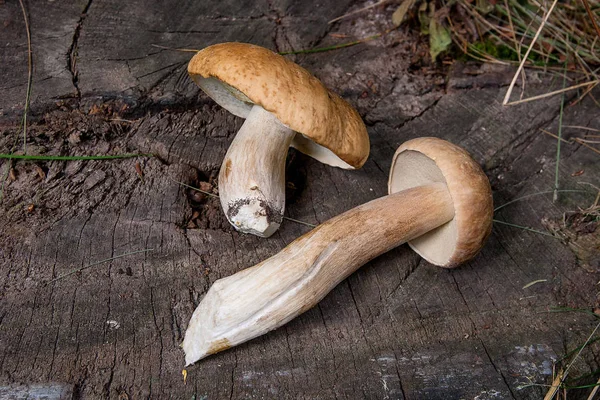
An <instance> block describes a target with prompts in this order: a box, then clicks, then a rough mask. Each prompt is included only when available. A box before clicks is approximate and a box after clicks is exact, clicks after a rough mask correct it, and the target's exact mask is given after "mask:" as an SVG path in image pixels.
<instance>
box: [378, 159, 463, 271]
mask: <svg viewBox="0 0 600 400" xmlns="http://www.w3.org/2000/svg"><path fill="white" fill-rule="evenodd" d="M434 182H442V183H446V178H444V175H443V174H442V171H441V170H440V169H439V168H438V166H437V164H436V163H435V161H434V160H432V159H431V158H429V157H427V156H426V155H424V154H423V153H419V152H418V151H412V150H407V151H403V152H402V153H400V154H399V155H398V158H396V160H395V162H394V163H393V164H392V170H391V171H390V181H389V193H390V194H392V193H396V192H399V191H402V190H406V189H409V188H412V187H416V186H421V185H424V184H428V183H434ZM457 238H458V235H457V229H456V223H455V221H454V219H452V220H451V221H449V222H447V223H445V224H444V225H442V226H440V227H439V228H436V229H434V230H432V231H429V232H427V233H426V234H424V235H422V236H420V237H418V238H416V239H413V240H411V241H410V242H408V244H409V246H410V247H411V248H412V249H413V250H414V251H415V252H417V253H418V254H419V255H420V256H421V257H423V258H424V259H426V260H427V261H429V262H430V263H432V264H435V265H445V264H447V263H448V261H449V260H450V257H451V256H452V254H453V253H454V250H455V248H456V242H457Z"/></svg>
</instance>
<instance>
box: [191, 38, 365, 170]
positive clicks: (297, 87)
mask: <svg viewBox="0 0 600 400" xmlns="http://www.w3.org/2000/svg"><path fill="white" fill-rule="evenodd" d="M188 73H189V74H190V76H191V77H192V79H193V80H194V82H196V84H197V85H198V86H200V87H201V88H202V89H203V90H204V91H205V92H206V93H207V94H208V95H209V96H211V97H212V98H213V99H214V100H215V101H216V102H217V103H219V105H221V106H222V107H224V108H226V109H227V110H229V111H230V112H231V113H233V114H235V115H237V116H239V117H243V118H246V116H247V115H248V113H249V112H250V109H251V108H252V106H253V105H254V104H257V105H260V106H261V107H263V108H264V109H265V110H267V111H269V112H270V113H272V114H273V115H275V116H276V117H277V119H279V121H281V122H282V123H283V124H284V125H286V126H288V127H289V128H290V129H292V130H294V131H296V132H298V133H301V134H302V135H304V136H305V137H307V138H309V139H311V140H312V141H314V142H315V143H317V144H318V145H320V146H323V147H325V148H326V149H329V150H331V152H333V153H334V154H335V155H337V157H339V158H341V159H342V160H343V161H344V162H345V163H347V164H349V166H348V167H354V168H360V167H361V166H362V165H363V164H364V163H365V161H366V160H367V157H368V156H369V136H368V134H367V129H366V127H365V125H364V123H363V121H362V119H361V118H360V116H359V115H358V113H357V112H356V110H354V108H352V107H351V106H350V105H349V104H348V103H346V102H345V101H344V100H342V99H341V98H340V97H339V96H338V95H336V94H335V93H332V92H330V91H329V90H327V88H325V87H324V86H323V84H322V83H321V82H320V81H319V80H318V79H317V78H315V77H314V76H312V75H311V74H310V73H309V72H308V71H307V70H305V69H304V68H302V67H300V66H298V65H296V64H294V63H293V62H291V61H289V60H287V59H286V58H284V57H282V56H280V55H279V54H276V53H274V52H272V51H271V50H268V49H265V48H263V47H259V46H255V45H251V44H246V43H221V44H216V45H213V46H209V47H207V48H205V49H203V50H201V51H199V52H198V53H196V55H195V56H194V57H193V58H192V60H191V61H190V63H189V65H188ZM296 136H300V135H296ZM295 142H296V141H295ZM292 146H293V147H296V148H298V149H299V150H300V151H303V152H306V153H307V154H308V155H310V156H313V157H315V158H317V159H319V161H322V162H324V163H328V164H330V162H328V160H327V158H328V157H327V156H326V154H328V152H326V151H325V152H323V151H316V152H315V151H313V150H316V149H315V148H314V146H313V145H312V144H308V143H307V141H306V140H305V139H304V138H302V137H298V142H297V143H294V142H293V143H292ZM322 153H325V155H323V154H322Z"/></svg>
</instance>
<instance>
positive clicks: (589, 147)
mask: <svg viewBox="0 0 600 400" xmlns="http://www.w3.org/2000/svg"><path fill="white" fill-rule="evenodd" d="M573 141H574V142H577V143H579V144H580V145H582V146H584V147H587V148H588V149H590V150H592V151H593V152H595V153H598V154H600V150H598V149H597V148H595V147H594V146H590V145H589V144H587V143H585V142H583V141H581V139H579V138H573Z"/></svg>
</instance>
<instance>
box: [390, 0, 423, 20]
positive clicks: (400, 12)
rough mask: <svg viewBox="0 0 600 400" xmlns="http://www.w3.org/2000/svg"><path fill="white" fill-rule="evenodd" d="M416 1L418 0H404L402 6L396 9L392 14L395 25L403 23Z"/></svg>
mask: <svg viewBox="0 0 600 400" xmlns="http://www.w3.org/2000/svg"><path fill="white" fill-rule="evenodd" d="M416 1H417V0H404V1H403V2H402V4H400V7H398V8H397V9H396V11H394V14H392V23H393V24H394V26H400V24H402V21H403V20H404V16H405V15H406V13H407V12H408V10H409V9H410V8H411V7H412V6H413V5H414V4H415V3H416Z"/></svg>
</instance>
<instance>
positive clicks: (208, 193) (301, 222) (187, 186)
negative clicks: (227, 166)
mask: <svg viewBox="0 0 600 400" xmlns="http://www.w3.org/2000/svg"><path fill="white" fill-rule="evenodd" d="M171 180H172V181H173V182H175V183H178V184H180V185H181V186H184V187H186V188H188V189H192V190H195V191H197V192H200V193H204V194H205V195H207V196H210V197H215V198H217V199H218V198H219V196H218V195H216V194H214V193H210V192H207V191H205V190H202V189H198V188H196V187H193V186H191V185H187V184H185V183H183V182H179V181H176V180H175V179H171ZM283 219H287V220H288V221H292V222H295V223H297V224H302V225H306V226H308V227H310V228H316V226H317V225H313V224H311V223H308V222H304V221H300V220H299V219H294V218H290V217H286V216H283Z"/></svg>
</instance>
